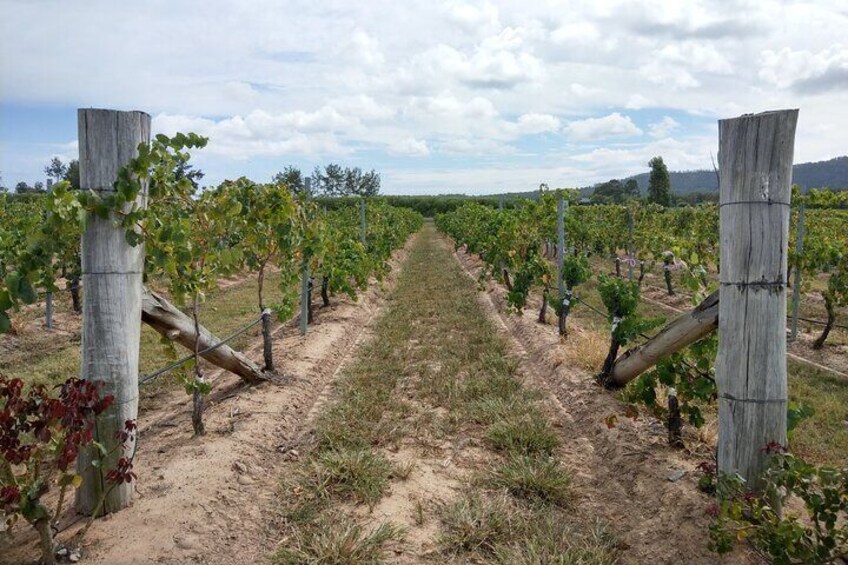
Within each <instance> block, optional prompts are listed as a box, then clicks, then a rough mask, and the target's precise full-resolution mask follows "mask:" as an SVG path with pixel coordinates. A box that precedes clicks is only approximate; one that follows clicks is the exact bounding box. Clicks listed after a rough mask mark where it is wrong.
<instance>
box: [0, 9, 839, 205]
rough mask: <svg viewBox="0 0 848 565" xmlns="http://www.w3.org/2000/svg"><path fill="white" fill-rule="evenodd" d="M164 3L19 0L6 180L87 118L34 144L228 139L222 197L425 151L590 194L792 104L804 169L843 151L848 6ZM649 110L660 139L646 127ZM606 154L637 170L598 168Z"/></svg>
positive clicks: (2, 162)
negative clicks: (118, 123) (89, 112)
mask: <svg viewBox="0 0 848 565" xmlns="http://www.w3.org/2000/svg"><path fill="white" fill-rule="evenodd" d="M148 4H149V3H115V2H108V1H106V0H91V1H90V2H84V3H69V2H67V1H63V0H39V1H38V2H20V1H18V2H14V1H10V0H0V5H2V6H3V8H2V10H0V11H2V13H3V17H2V18H0V52H2V54H3V55H7V54H8V55H9V56H0V76H2V77H3V79H2V82H3V88H2V93H0V100H1V101H2V103H3V104H4V107H9V108H11V110H10V112H16V114H15V118H16V122H15V124H16V127H15V128H14V129H12V128H5V129H4V130H3V131H2V132H0V144H2V147H3V151H0V170H2V171H3V172H4V176H7V177H8V176H9V175H12V176H14V175H18V174H20V175H21V176H22V177H23V178H27V177H28V178H27V180H28V181H30V182H31V179H32V178H34V177H35V176H36V175H40V174H41V167H43V164H44V163H46V161H47V159H49V156H50V154H51V153H57V154H59V155H67V156H71V155H72V154H73V152H74V151H73V149H72V148H71V149H69V150H68V151H65V149H64V147H63V144H64V143H65V142H66V141H67V140H68V139H70V138H72V137H73V136H74V135H75V134H76V132H75V131H74V128H73V125H72V123H70V122H72V119H68V120H62V119H58V120H55V121H53V120H51V124H54V125H51V126H50V127H48V128H41V126H39V125H36V122H38V123H39V124H40V123H42V122H40V121H38V120H34V119H33V120H32V125H31V126H29V127H30V129H31V130H32V132H29V133H25V132H24V130H23V129H21V130H20V131H19V128H18V123H19V122H20V123H21V124H23V125H24V126H26V123H27V122H25V121H21V120H25V119H30V118H21V117H19V116H25V115H35V114H36V113H38V112H42V111H44V112H47V111H48V110H42V109H47V108H53V109H55V108H67V109H68V112H69V113H72V112H73V109H74V108H76V107H89V106H95V107H97V106H99V107H112V108H122V109H131V108H138V109H142V110H145V111H148V112H150V113H151V114H153V115H156V120H155V122H156V127H157V128H158V129H162V130H168V131H176V130H178V129H179V130H181V131H198V132H200V133H204V134H206V135H208V136H210V145H209V147H208V149H207V150H206V151H205V152H204V153H209V154H210V155H211V156H212V157H213V158H210V159H209V160H208V161H206V162H204V166H205V167H206V166H207V165H208V167H209V170H210V171H211V172H210V173H209V175H208V176H207V180H209V181H210V182H217V181H218V180H220V178H219V177H218V176H216V175H219V176H220V175H241V174H247V175H251V174H253V172H254V171H260V172H259V173H257V174H259V175H260V176H262V175H266V173H265V172H264V171H261V170H260V169H258V168H257V167H259V166H260V165H259V164H258V163H261V162H263V161H266V162H267V161H272V160H278V159H277V158H278V157H279V158H280V159H282V158H284V157H286V158H287V157H288V156H290V155H294V156H297V155H302V156H304V157H303V158H302V159H301V162H302V164H303V166H305V167H311V166H312V165H314V164H315V162H316V161H321V160H323V159H325V158H326V159H335V158H340V156H347V158H350V159H351V160H357V161H356V162H357V164H361V165H362V166H365V167H369V168H370V167H375V168H378V169H380V168H389V167H391V166H392V163H393V160H394V159H395V158H397V157H398V156H401V155H416V154H417V155H422V154H424V152H425V148H426V151H427V152H429V156H428V158H427V159H422V160H420V162H419V163H415V162H414V161H409V160H406V161H404V163H405V165H404V166H408V167H411V168H413V169H415V167H418V168H417V169H415V170H414V174H417V175H422V176H424V177H427V176H428V175H430V172H431V171H432V170H434V167H437V166H438V165H439V164H440V163H441V164H445V163H450V165H451V166H454V167H456V166H460V165H463V166H464V165H467V170H468V171H472V170H476V171H478V173H479V175H478V177H479V179H480V180H479V181H476V182H478V183H479V186H484V185H485V183H487V182H489V183H491V182H494V181H493V173H490V172H489V171H493V170H496V169H497V170H498V171H501V172H503V171H505V170H506V169H508V168H509V167H515V169H514V170H515V171H519V170H521V169H522V168H523V169H526V170H528V171H543V170H549V169H550V170H560V169H558V168H557V167H559V166H560V165H559V163H562V162H563V161H567V162H568V163H569V165H568V167H570V168H569V169H568V170H569V171H571V172H575V171H576V172H577V173H579V172H580V171H582V173H583V177H585V179H586V180H587V181H588V180H590V179H595V178H596V177H597V176H598V175H609V176H608V178H609V177H612V176H614V177H621V176H625V175H627V174H630V173H631V172H634V171H632V170H630V168H632V167H637V169H638V170H641V169H642V168H643V167H644V163H642V160H643V158H644V154H645V152H648V153H650V152H654V151H656V152H658V153H657V154H663V156H664V157H666V155H665V153H662V152H663V151H667V152H668V158H667V161H669V166H670V167H672V168H675V167H682V166H687V167H699V166H700V167H707V168H708V167H709V166H710V163H709V151H706V152H705V151H703V148H704V147H706V146H707V145H706V144H705V142H703V139H704V138H707V139H710V140H711V143H712V141H714V137H715V135H714V132H715V120H716V119H717V118H721V117H728V116H732V115H738V114H741V113H747V112H755V111H763V110H768V109H774V108H782V107H800V108H801V109H802V118H801V122H800V123H799V129H798V147H797V152H796V156H797V158H798V159H806V160H819V159H825V158H829V157H832V156H835V155H837V154H839V153H844V151H845V149H844V142H843V140H844V132H845V131H848V105H846V104H845V100H844V98H845V93H846V92H847V91H848V47H846V40H845V34H844V30H845V29H846V28H848V11H846V10H845V9H844V8H843V7H842V5H841V4H839V3H838V2H836V1H835V0H830V1H828V0H816V1H814V2H803V3H800V2H798V3H790V2H783V1H781V0H757V1H756V2H748V1H744V0H721V1H719V0H697V1H693V2H671V3H670V2H667V1H666V0H638V1H633V0H598V1H596V2H570V3H568V2H563V1H562V0H550V1H549V2H523V3H514V2H506V1H504V0H482V1H479V2H478V1H473V0H437V2H436V3H435V4H433V3H430V4H427V3H408V2H403V3H399V2H391V1H389V0H372V1H369V2H358V3H354V2H348V1H343V0H328V1H327V2H313V3H304V2H299V1H297V0H243V1H242V2H239V3H233V2H228V1H226V0H205V2H203V3H200V1H199V0H178V1H176V2H171V3H170V4H168V5H167V7H166V6H165V5H160V4H159V3H154V4H153V5H148ZM201 4H202V8H203V9H199V7H200V6H201ZM787 21H790V22H793V25H792V26H788V27H787V26H785V25H784V22H787ZM151 29H154V30H156V41H152V42H151V41H148V39H149V38H148V37H147V35H148V30H151ZM186 29H202V30H203V33H185V30H186ZM811 30H812V31H811ZM44 38H50V41H45V39H44ZM140 44H144V45H146V47H145V49H138V48H137V46H138V45H140ZM19 108H22V110H21V112H20V114H18V113H17V112H18V109H19ZM645 108H651V109H652V110H653V112H652V113H651V115H652V116H656V117H655V118H652V119H653V121H654V122H655V123H651V124H647V125H643V122H641V121H639V122H638V124H639V125H637V123H634V119H636V118H637V117H639V118H641V116H642V115H643V114H642V113H639V114H637V113H636V112H635V111H636V110H642V109H645ZM631 110H633V111H634V112H633V113H631V112H630V111H631ZM671 116H674V119H676V120H679V121H680V122H684V119H683V118H682V117H681V116H686V117H687V118H686V119H685V122H684V123H685V124H686V127H685V128H684V127H681V126H676V125H675V124H674V123H672V121H670V120H672V118H671ZM69 123H70V125H69ZM60 128H62V129H60ZM643 130H644V135H643ZM49 131H53V134H52V137H50V138H49V139H44V140H43V142H39V143H27V142H26V139H27V138H30V139H32V138H36V137H37V136H38V135H45V136H46V135H50V134H49V133H48V132H49ZM33 133H35V134H37V135H35V136H34V135H33ZM667 139H673V140H674V141H675V143H669V144H667V145H662V146H658V145H657V143H659V142H664V141H666V140H667ZM587 143H592V144H593V147H592V148H593V149H594V148H596V147H597V148H598V150H601V149H603V150H605V151H607V152H614V153H606V154H604V153H595V154H593V155H595V156H596V157H598V156H603V157H606V158H609V157H610V156H612V155H620V156H621V157H623V158H622V159H621V160H619V161H610V162H607V163H605V164H603V165H602V164H601V163H599V162H595V161H592V160H587V151H586V150H585V149H586V148H585V146H584V144H587ZM623 143H626V144H627V145H626V146H623V145H622V144H623ZM601 144H603V145H605V146H606V147H598V146H599V145H601ZM710 147H711V145H710ZM643 149H644V151H643ZM621 152H623V153H621ZM552 155H556V156H557V159H558V161H557V162H556V163H551V162H548V161H546V159H551V158H552V157H551V156H552ZM650 156H652V155H649V157H650ZM263 157H274V159H267V158H266V159H262V158H263ZM572 157H574V159H572ZM254 158H256V159H254ZM672 158H673V159H672ZM236 159H238V160H239V161H238V162H234V161H235V160H236ZM460 161H461V162H460ZM32 163H35V165H32ZM39 163H40V164H39ZM493 163H497V164H498V167H500V168H493V167H492V164H493ZM677 163H679V164H677ZM601 167H605V168H603V169H602V168H601ZM616 168H617V169H618V170H617V172H613V171H612V169H616ZM28 169H32V172H31V173H25V172H24V171H25V170H28ZM509 170H510V171H512V170H513V169H509ZM577 173H575V174H574V175H573V176H572V177H569V178H572V179H573V180H574V181H575V182H578V181H579V179H580V178H581V175H580V174H577ZM569 174H571V173H569ZM266 176H267V175H266ZM519 177H520V175H519V174H518V173H517V172H516V173H515V174H513V173H509V175H508V178H509V179H513V180H515V181H516V182H517V179H519ZM262 178H265V177H262ZM403 178H404V179H409V178H410V177H407V176H404V177H403ZM434 178H438V177H434ZM444 178H448V177H447V176H445V177H444ZM463 178H465V177H463ZM473 178H474V175H473V174H471V173H470V172H469V173H468V177H467V179H466V181H467V182H468V183H469V186H470V184H471V183H472V182H474V181H473V180H472V179H473ZM8 180H9V179H7V183H8ZM539 180H540V181H541V180H552V179H550V178H549V179H539ZM497 182H500V181H497ZM510 182H512V181H510ZM533 182H536V181H535V180H534V181H533ZM552 182H553V183H554V184H555V181H552ZM530 184H531V186H532V183H530ZM387 186H388V185H387ZM498 186H500V185H498ZM401 188H402V187H401Z"/></svg>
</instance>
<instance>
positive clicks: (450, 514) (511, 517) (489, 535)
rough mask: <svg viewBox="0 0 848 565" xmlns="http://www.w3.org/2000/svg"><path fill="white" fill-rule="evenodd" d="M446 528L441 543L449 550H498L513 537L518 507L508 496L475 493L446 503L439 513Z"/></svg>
mask: <svg viewBox="0 0 848 565" xmlns="http://www.w3.org/2000/svg"><path fill="white" fill-rule="evenodd" d="M439 518H440V519H441V520H442V525H443V530H442V533H441V535H440V536H439V545H440V546H441V547H442V549H443V550H444V551H445V552H447V553H453V554H460V553H465V552H483V553H489V554H491V553H494V551H495V548H496V547H497V546H498V545H500V544H504V543H509V542H510V541H512V539H513V534H514V530H515V528H514V526H515V521H516V509H515V506H514V505H513V503H512V502H511V501H510V500H509V499H508V498H507V497H505V496H497V497H494V498H487V497H483V496H481V495H479V494H476V493H475V494H471V495H469V496H466V497H465V498H460V499H459V500H456V501H454V502H453V503H452V504H450V505H448V506H446V507H444V508H443V509H442V510H441V512H440V515H439Z"/></svg>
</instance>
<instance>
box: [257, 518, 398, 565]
mask: <svg viewBox="0 0 848 565" xmlns="http://www.w3.org/2000/svg"><path fill="white" fill-rule="evenodd" d="M403 536H404V530H403V528H401V527H399V526H396V525H394V524H391V523H388V522H384V523H382V524H380V525H379V526H377V527H376V528H374V529H373V530H371V531H366V530H365V528H363V527H362V526H361V525H360V524H357V523H355V522H352V521H351V519H350V518H347V517H345V516H324V517H322V518H321V519H320V520H318V521H316V522H314V523H312V524H310V525H308V526H305V527H303V528H299V529H298V530H297V531H296V532H295V533H294V534H293V535H292V537H291V538H289V539H288V540H286V545H285V546H284V547H283V548H282V549H280V550H279V551H278V552H277V553H276V554H275V555H274V556H273V557H272V560H271V561H272V563H274V564H276V565H319V564H327V563H332V564H334V565H360V564H365V565H370V564H377V563H382V562H383V561H384V554H385V552H386V545H387V544H388V543H389V542H392V541H400V540H402V539H403Z"/></svg>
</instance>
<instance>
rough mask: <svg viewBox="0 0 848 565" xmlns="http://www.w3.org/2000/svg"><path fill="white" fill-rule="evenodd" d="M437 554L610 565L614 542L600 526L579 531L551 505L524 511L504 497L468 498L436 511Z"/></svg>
mask: <svg viewBox="0 0 848 565" xmlns="http://www.w3.org/2000/svg"><path fill="white" fill-rule="evenodd" d="M439 519H440V520H441V526H442V530H441V534H440V536H439V538H438V543H439V548H440V549H441V551H442V553H443V554H445V555H448V556H452V557H455V558H460V557H462V558H466V560H465V561H463V562H473V563H478V562H485V563H493V562H494V563H500V564H503V565H547V564H562V565H572V564H573V565H577V564H581V565H583V564H585V565H611V564H612V563H615V561H616V553H617V550H616V546H617V541H616V539H615V537H614V536H612V535H611V534H610V533H609V532H608V530H607V529H606V528H605V527H604V526H603V525H601V524H595V525H594V526H593V527H592V528H591V529H589V530H588V531H584V528H581V527H580V525H579V524H575V520H574V519H573V517H570V516H568V515H567V514H566V513H565V511H564V510H562V509H560V508H556V507H553V506H549V507H544V508H541V509H539V508H533V509H528V508H525V507H522V506H520V505H518V504H517V503H516V502H515V501H513V500H511V499H510V498H508V497H506V496H503V495H499V494H496V495H493V496H488V497H487V496H484V495H480V494H469V495H467V496H465V497H463V498H461V499H459V500H457V501H455V502H453V503H452V504H450V505H448V506H446V507H444V508H442V509H441V511H440V512H439Z"/></svg>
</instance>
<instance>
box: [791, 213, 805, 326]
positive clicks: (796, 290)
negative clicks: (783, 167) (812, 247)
mask: <svg viewBox="0 0 848 565" xmlns="http://www.w3.org/2000/svg"><path fill="white" fill-rule="evenodd" d="M803 252H804V203H803V202H801V206H800V207H799V208H798V230H797V233H796V234H795V280H794V282H793V283H792V334H791V337H790V339H791V340H792V341H795V339H796V338H797V337H798V303H799V301H800V300H801V254H802V253H803Z"/></svg>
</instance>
